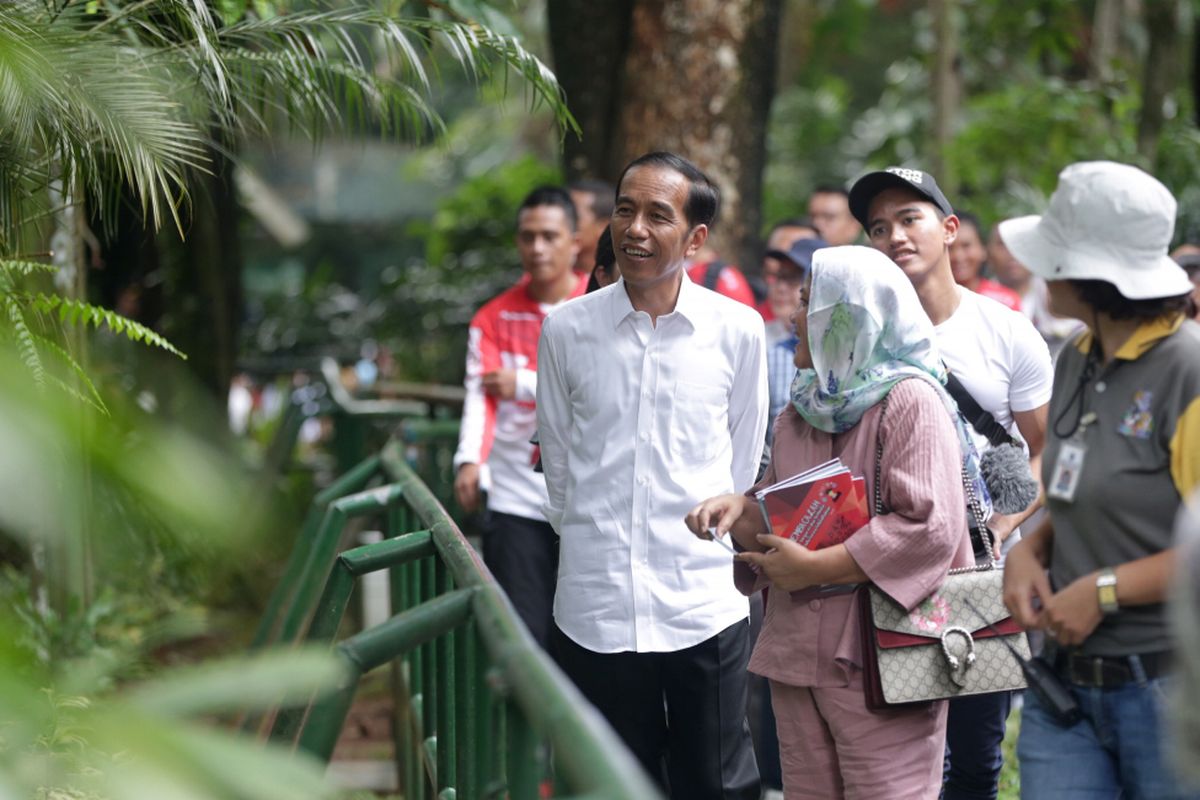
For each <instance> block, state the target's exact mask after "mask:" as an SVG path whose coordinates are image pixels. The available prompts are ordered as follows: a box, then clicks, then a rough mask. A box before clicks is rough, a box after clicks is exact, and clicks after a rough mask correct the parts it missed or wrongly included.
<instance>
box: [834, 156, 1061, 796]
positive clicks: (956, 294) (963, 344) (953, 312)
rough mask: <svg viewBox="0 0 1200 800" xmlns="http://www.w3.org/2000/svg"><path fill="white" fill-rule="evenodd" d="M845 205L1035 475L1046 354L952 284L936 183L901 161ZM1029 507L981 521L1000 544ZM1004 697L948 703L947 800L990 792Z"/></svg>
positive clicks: (855, 190) (1009, 316)
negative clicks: (1020, 443)
mask: <svg viewBox="0 0 1200 800" xmlns="http://www.w3.org/2000/svg"><path fill="white" fill-rule="evenodd" d="M850 211H851V212H852V213H853V214H854V216H855V218H856V219H858V221H859V222H860V223H861V224H862V226H863V230H865V231H866V234H867V239H868V240H869V241H870V243H871V246H872V247H874V248H875V249H877V250H879V251H881V252H883V253H884V254H885V255H887V256H888V257H889V258H891V259H892V261H894V262H896V264H897V266H899V267H900V269H901V270H903V271H904V274H905V275H906V276H908V279H909V280H910V281H911V282H912V285H913V287H914V288H915V289H916V290H917V296H918V297H919V298H920V300H921V305H922V307H923V308H924V309H925V313H926V314H928V315H929V318H930V320H932V322H933V324H934V330H935V332H936V335H937V344H938V349H939V350H940V351H941V355H942V360H943V361H944V362H945V364H946V366H947V367H948V368H949V370H950V372H951V373H952V374H953V375H954V376H955V377H956V378H957V379H958V380H959V382H960V383H961V384H962V386H963V387H964V388H965V389H966V391H967V392H968V393H969V394H970V395H971V397H973V398H974V400H975V402H976V403H978V404H979V406H980V407H982V409H983V410H984V411H986V412H988V413H989V414H991V415H992V416H993V417H994V418H995V420H996V422H998V423H999V424H1000V425H1001V426H1002V427H1003V428H1004V429H1005V430H1006V431H1007V432H1008V433H1009V434H1010V435H1014V436H1016V435H1019V438H1020V439H1022V440H1024V442H1025V445H1026V446H1027V448H1028V451H1029V456H1030V461H1031V466H1032V468H1033V474H1034V475H1035V476H1036V475H1038V474H1039V472H1040V469H1039V467H1038V463H1037V462H1038V461H1039V459H1040V455H1041V452H1042V446H1043V444H1044V441H1045V435H1046V408H1047V404H1048V403H1049V401H1050V389H1051V384H1052V382H1053V368H1052V366H1051V362H1050V352H1049V350H1048V349H1047V348H1046V343H1045V342H1044V341H1043V340H1042V337H1041V336H1039V335H1038V332H1037V330H1035V329H1034V327H1033V325H1032V324H1031V323H1030V322H1029V320H1028V319H1026V318H1025V317H1024V315H1022V314H1020V313H1019V312H1016V311H1013V310H1012V309H1010V308H1006V307H1004V306H1003V305H1002V304H1000V303H998V302H996V301H995V300H992V299H990V298H988V297H983V296H982V295H978V294H975V293H974V292H971V291H968V290H966V289H963V288H962V287H960V286H959V285H958V284H957V283H955V281H954V274H953V272H951V269H950V245H951V243H953V242H954V240H955V237H956V236H957V234H958V217H956V216H955V215H954V209H953V208H952V207H951V205H950V202H949V201H948V200H947V199H946V196H945V195H944V194H942V190H941V189H940V188H938V185H937V181H935V180H934V178H933V176H932V175H930V174H929V173H927V172H922V171H921V170H915V169H905V168H903V167H889V168H888V169H886V170H881V171H879V172H872V173H869V174H867V175H864V176H863V177H862V178H859V180H858V181H857V182H856V183H855V184H854V186H853V187H852V188H851V189H850ZM961 405H962V404H961V403H960V406H961ZM973 433H975V445H976V447H977V448H978V449H979V451H980V452H981V453H982V452H984V451H985V450H987V449H988V448H989V447H990V446H991V445H990V443H989V441H988V439H987V437H985V436H983V435H982V434H979V433H978V432H974V431H973ZM1036 506H1037V503H1036V502H1035V503H1034V504H1033V505H1031V506H1030V507H1029V508H1027V509H1026V510H1025V511H1023V512H1020V513H1017V514H1011V515H1000V514H993V515H992V517H991V519H990V520H988V528H989V529H990V530H991V531H992V532H993V533H994V534H995V536H996V538H997V539H998V540H999V541H1002V542H1004V543H1005V550H1007V549H1008V547H1009V546H1011V545H1012V544H1013V543H1015V541H1016V539H1017V538H1019V534H1016V535H1013V534H1014V533H1015V532H1016V526H1017V525H1019V524H1020V523H1021V522H1022V521H1023V520H1024V519H1025V518H1026V517H1028V516H1029V514H1031V513H1033V511H1034V510H1035V508H1036ZM976 555H977V556H979V557H986V556H987V554H986V553H983V552H979V551H977V553H976ZM1010 701H1011V697H1010V695H1009V694H1008V693H1007V692H1003V693H997V694H987V695H976V696H974V697H963V698H956V699H955V700H952V701H951V702H950V717H949V723H948V726H947V730H946V749H947V751H948V759H947V769H946V785H945V795H944V797H945V800H958V799H959V798H981V797H982V798H995V797H996V784H997V779H998V778H999V775H1000V767H1001V765H1002V763H1003V757H1002V755H1001V752H1000V742H1001V740H1002V739H1003V738H1004V723H1005V720H1006V719H1007V717H1008V711H1009V705H1010Z"/></svg>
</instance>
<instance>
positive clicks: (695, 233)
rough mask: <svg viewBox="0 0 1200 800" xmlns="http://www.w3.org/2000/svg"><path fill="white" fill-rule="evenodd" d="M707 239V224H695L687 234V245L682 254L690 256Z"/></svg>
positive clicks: (694, 253)
mask: <svg viewBox="0 0 1200 800" xmlns="http://www.w3.org/2000/svg"><path fill="white" fill-rule="evenodd" d="M707 241H708V226H707V225H697V226H696V227H694V228H692V232H691V233H689V234H688V246H687V250H685V251H684V256H686V257H687V258H691V257H692V256H694V255H696V253H698V252H699V251H700V248H701V247H704V243H705V242H707Z"/></svg>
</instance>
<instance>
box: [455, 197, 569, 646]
mask: <svg viewBox="0 0 1200 800" xmlns="http://www.w3.org/2000/svg"><path fill="white" fill-rule="evenodd" d="M517 251H518V253H519V254H520V257H521V266H522V267H523V268H524V269H525V273H526V276H525V277H524V278H522V279H521V281H519V282H518V283H517V284H516V285H515V286H513V287H512V288H510V289H508V290H507V291H505V292H503V293H502V294H500V295H499V296H497V297H495V298H493V299H492V300H490V301H489V302H488V303H486V304H485V305H484V306H483V308H481V309H480V310H479V311H478V312H477V313H476V314H475V317H474V318H473V319H472V320H471V327H470V331H469V338H468V341H467V377H466V381H465V385H466V389H467V398H466V402H465V403H464V405H463V417H462V428H461V430H460V432H459V440H458V450H457V452H456V453H455V454H454V468H455V471H456V475H455V480H454V494H455V497H456V498H457V500H458V503H459V505H460V506H462V508H463V510H465V511H468V512H471V511H474V510H475V509H476V508H478V506H479V496H480V490H481V488H482V489H486V490H487V512H488V513H487V515H486V517H485V520H484V526H483V561H484V563H485V564H487V566H488V568H489V569H490V570H491V571H492V574H493V575H494V576H495V577H496V580H497V581H498V582H499V584H500V586H501V588H503V589H504V591H505V592H506V593H507V594H508V596H509V599H510V600H511V601H512V604H513V606H514V607H515V608H516V609H517V613H519V614H520V615H521V619H522V620H523V621H524V622H525V624H526V626H527V627H528V628H529V630H530V632H531V633H532V634H533V636H534V638H535V639H537V640H538V641H539V642H540V643H542V644H543V645H545V643H546V637H547V634H548V632H549V629H550V620H551V611H552V606H553V603H554V586H555V581H556V576H557V570H558V536H557V535H556V534H555V533H554V530H553V528H551V527H550V525H549V523H547V522H546V518H545V516H543V514H542V506H543V504H545V502H546V482H545V479H544V478H543V477H542V475H541V474H540V473H537V472H534V469H533V467H534V463H535V462H536V461H537V456H536V452H535V447H534V445H532V444H530V439H531V438H533V435H534V433H535V431H536V429H537V420H536V414H535V407H534V399H535V396H536V392H537V347H538V336H539V335H540V334H541V331H542V320H544V319H545V318H546V314H547V313H548V312H549V311H550V310H551V309H553V308H555V307H556V306H557V305H559V304H560V303H562V302H564V301H566V300H568V299H570V298H572V297H577V296H579V295H581V294H583V291H584V289H585V288H586V286H587V277H588V276H587V275H585V274H578V273H576V272H574V271H573V270H572V266H573V265H574V264H575V259H576V256H577V255H578V253H579V237H578V232H577V216H576V210H575V206H574V204H572V202H571V196H570V195H569V194H568V193H567V192H566V190H564V189H560V188H557V187H542V188H539V189H535V190H534V191H533V192H531V193H530V194H529V196H528V197H526V198H525V200H524V201H523V202H522V203H521V208H520V210H519V211H518V212H517Z"/></svg>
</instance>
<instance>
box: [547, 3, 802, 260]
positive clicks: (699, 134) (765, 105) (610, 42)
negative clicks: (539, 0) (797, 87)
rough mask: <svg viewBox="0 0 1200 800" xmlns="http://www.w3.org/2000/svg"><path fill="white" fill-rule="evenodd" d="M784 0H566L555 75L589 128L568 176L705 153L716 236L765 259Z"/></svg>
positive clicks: (575, 146)
mask: <svg viewBox="0 0 1200 800" xmlns="http://www.w3.org/2000/svg"><path fill="white" fill-rule="evenodd" d="M780 6H781V0H616V2H613V3H605V4H599V3H593V2H590V0H556V1H555V2H553V3H550V4H549V10H548V18H549V29H550V44H551V49H552V51H553V55H554V63H555V72H556V74H557V75H558V79H559V82H560V83H561V85H562V87H563V89H564V90H565V91H566V93H567V100H568V102H569V104H570V106H571V110H572V112H573V113H574V114H575V116H576V119H577V120H578V121H579V123H580V127H581V129H582V131H583V133H582V136H581V137H579V139H578V140H576V139H575V138H574V137H570V136H568V138H567V142H566V144H565V146H564V166H565V169H566V173H567V176H568V177H569V178H574V177H581V176H590V177H600V178H606V179H609V180H615V179H616V177H617V176H618V174H619V173H620V170H621V167H622V166H624V165H625V164H626V163H628V161H630V160H631V159H632V158H634V157H636V156H638V155H640V154H641V153H644V152H646V151H649V150H673V151H675V152H678V153H680V154H681V155H684V156H687V157H688V158H690V159H691V160H692V161H695V162H696V164H698V165H699V166H700V167H701V168H702V169H704V170H705V171H706V172H708V173H709V175H711V176H712V177H713V179H714V180H716V181H717V183H718V184H719V185H720V187H721V192H722V203H723V210H722V212H721V220H720V223H719V224H718V226H717V228H716V230H715V231H714V236H713V238H712V239H711V240H710V241H712V242H713V244H714V245H715V247H716V248H717V250H718V251H719V252H721V253H722V255H723V256H724V257H725V258H727V259H729V260H737V261H739V262H740V263H742V264H752V263H756V262H757V257H756V256H757V246H758V242H757V239H758V233H759V229H760V227H761V203H762V197H761V195H762V171H763V166H764V162H765V158H766V124H767V117H768V114H769V113H770V107H771V99H772V97H773V96H774V90H775V69H776V52H777V49H778V48H777V44H778V35H779V16H780Z"/></svg>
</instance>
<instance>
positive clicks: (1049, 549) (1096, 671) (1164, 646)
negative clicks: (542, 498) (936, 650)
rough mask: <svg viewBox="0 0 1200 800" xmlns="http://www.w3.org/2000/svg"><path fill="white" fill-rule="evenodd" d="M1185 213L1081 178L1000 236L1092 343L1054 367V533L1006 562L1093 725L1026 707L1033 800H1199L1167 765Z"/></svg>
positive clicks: (1117, 182)
mask: <svg viewBox="0 0 1200 800" xmlns="http://www.w3.org/2000/svg"><path fill="white" fill-rule="evenodd" d="M1174 222H1175V199H1174V198H1173V197H1172V196H1171V193H1170V192H1169V191H1167V189H1166V187H1164V186H1163V185H1162V184H1161V183H1159V182H1158V181H1157V180H1155V179H1154V178H1153V177H1151V176H1150V175H1147V174H1146V173H1145V172H1142V171H1141V170H1139V169H1137V168H1136V167H1131V166H1127V165H1124V164H1115V163H1112V162H1106V161H1096V162H1087V163H1080V164H1073V165H1071V166H1069V167H1067V168H1066V169H1064V170H1063V171H1062V173H1061V174H1060V175H1059V183H1058V188H1057V189H1056V190H1055V192H1054V195H1053V196H1052V197H1051V198H1050V207H1049V209H1047V211H1046V213H1045V214H1043V215H1041V216H1034V217H1022V218H1018V219H1013V220H1009V221H1007V222H1003V223H1001V224H1000V233H1001V235H1002V236H1003V237H1004V241H1005V243H1006V244H1007V245H1008V247H1009V249H1010V250H1011V251H1012V253H1013V255H1014V256H1016V257H1017V259H1018V260H1020V261H1021V262H1022V263H1023V264H1025V265H1026V266H1027V267H1028V268H1029V269H1030V271H1032V272H1033V273H1034V274H1036V275H1040V276H1041V277H1043V278H1045V279H1046V281H1047V285H1048V287H1049V294H1050V310H1051V311H1052V312H1053V313H1055V314H1058V315H1060V316H1067V317H1072V318H1075V319H1078V320H1080V321H1081V322H1083V323H1084V324H1085V325H1086V326H1087V330H1085V331H1083V332H1082V333H1081V334H1080V335H1079V336H1078V337H1077V338H1076V339H1075V340H1074V341H1073V342H1072V343H1071V344H1069V345H1067V346H1066V347H1065V348H1064V349H1063V351H1062V353H1061V355H1060V356H1059V359H1058V362H1057V364H1056V365H1055V374H1054V392H1053V396H1052V398H1051V400H1050V425H1049V430H1048V431H1047V436H1046V449H1045V451H1044V454H1043V461H1042V465H1043V467H1042V480H1043V485H1044V487H1045V493H1046V507H1047V508H1048V510H1049V516H1048V518H1047V520H1046V521H1045V522H1044V523H1043V524H1042V525H1041V526H1040V527H1039V528H1038V530H1037V531H1036V532H1034V533H1033V534H1032V535H1031V536H1028V537H1026V538H1025V539H1024V540H1022V541H1021V542H1020V543H1019V544H1018V545H1017V546H1016V547H1014V548H1013V550H1012V551H1011V552H1010V553H1009V555H1008V561H1007V564H1006V568H1005V579H1004V598H1005V602H1006V603H1007V604H1008V607H1009V609H1010V610H1011V611H1012V612H1013V616H1014V617H1015V618H1016V620H1017V621H1018V622H1020V623H1021V624H1022V625H1024V626H1025V627H1026V628H1029V629H1040V630H1043V631H1045V633H1046V636H1047V644H1046V649H1045V651H1044V652H1043V656H1044V657H1045V658H1046V659H1047V660H1048V661H1049V662H1050V663H1051V664H1052V665H1053V666H1054V668H1055V671H1056V672H1057V673H1058V675H1059V677H1060V678H1061V679H1062V680H1063V681H1064V683H1065V684H1066V685H1067V686H1068V687H1069V688H1070V691H1071V694H1072V695H1073V696H1074V698H1075V699H1076V701H1077V702H1078V705H1079V710H1080V711H1081V712H1082V719H1081V720H1079V721H1077V722H1074V723H1066V722H1063V721H1060V719H1059V718H1056V716H1055V715H1054V714H1053V713H1052V710H1051V709H1048V708H1046V707H1045V706H1044V704H1043V703H1042V701H1041V700H1039V698H1038V697H1037V696H1035V695H1034V694H1033V693H1027V694H1026V699H1025V710H1024V712H1023V714H1022V719H1021V736H1020V740H1019V743H1018V750H1017V752H1018V757H1019V760H1020V764H1021V793H1022V797H1023V798H1026V800H1039V799H1040V798H1054V800H1064V799H1065V800H1071V799H1072V798H1084V797H1087V798H1099V797H1112V798H1115V797H1118V796H1119V797H1122V798H1129V799H1130V800H1137V799H1138V798H1145V799H1146V800H1149V799H1150V798H1153V799H1154V800H1167V799H1168V798H1184V797H1187V798H1191V797H1200V791H1197V789H1196V787H1190V788H1189V787H1185V786H1184V785H1183V784H1182V782H1181V780H1180V779H1179V778H1178V777H1177V775H1178V773H1177V772H1176V771H1175V770H1173V769H1172V767H1171V765H1169V764H1167V763H1166V761H1167V759H1166V758H1165V756H1164V753H1166V752H1167V748H1165V747H1164V745H1163V741H1162V737H1163V735H1164V730H1165V728H1164V725H1163V724H1162V721H1163V715H1164V708H1163V697H1164V692H1163V684H1164V683H1166V682H1168V681H1169V680H1170V674H1171V669H1172V667H1171V660H1172V658H1171V656H1172V650H1173V642H1172V638H1171V635H1170V632H1169V629H1168V625H1167V619H1166V613H1165V603H1164V601H1165V598H1166V595H1167V589H1168V583H1169V582H1170V577H1171V573H1172V562H1173V560H1174V556H1175V551H1174V548H1173V540H1172V525H1173V521H1174V519H1175V516H1176V514H1177V512H1178V511H1179V509H1180V507H1181V505H1182V503H1183V498H1186V497H1189V496H1190V495H1191V494H1192V492H1193V490H1194V489H1195V488H1196V487H1197V485H1198V484H1200V325H1198V324H1197V323H1195V322H1193V321H1192V320H1190V319H1187V318H1186V314H1185V311H1186V309H1187V308H1188V305H1189V302H1190V301H1189V297H1188V296H1189V294H1190V292H1191V289H1192V285H1191V282H1190V281H1189V280H1188V277H1187V275H1186V273H1185V272H1184V271H1183V270H1182V269H1181V268H1180V267H1179V266H1178V265H1177V264H1175V262H1174V261H1172V260H1171V259H1170V258H1169V257H1168V256H1167V248H1168V246H1169V245H1170V241H1171V234H1172V231H1173V228H1174Z"/></svg>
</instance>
